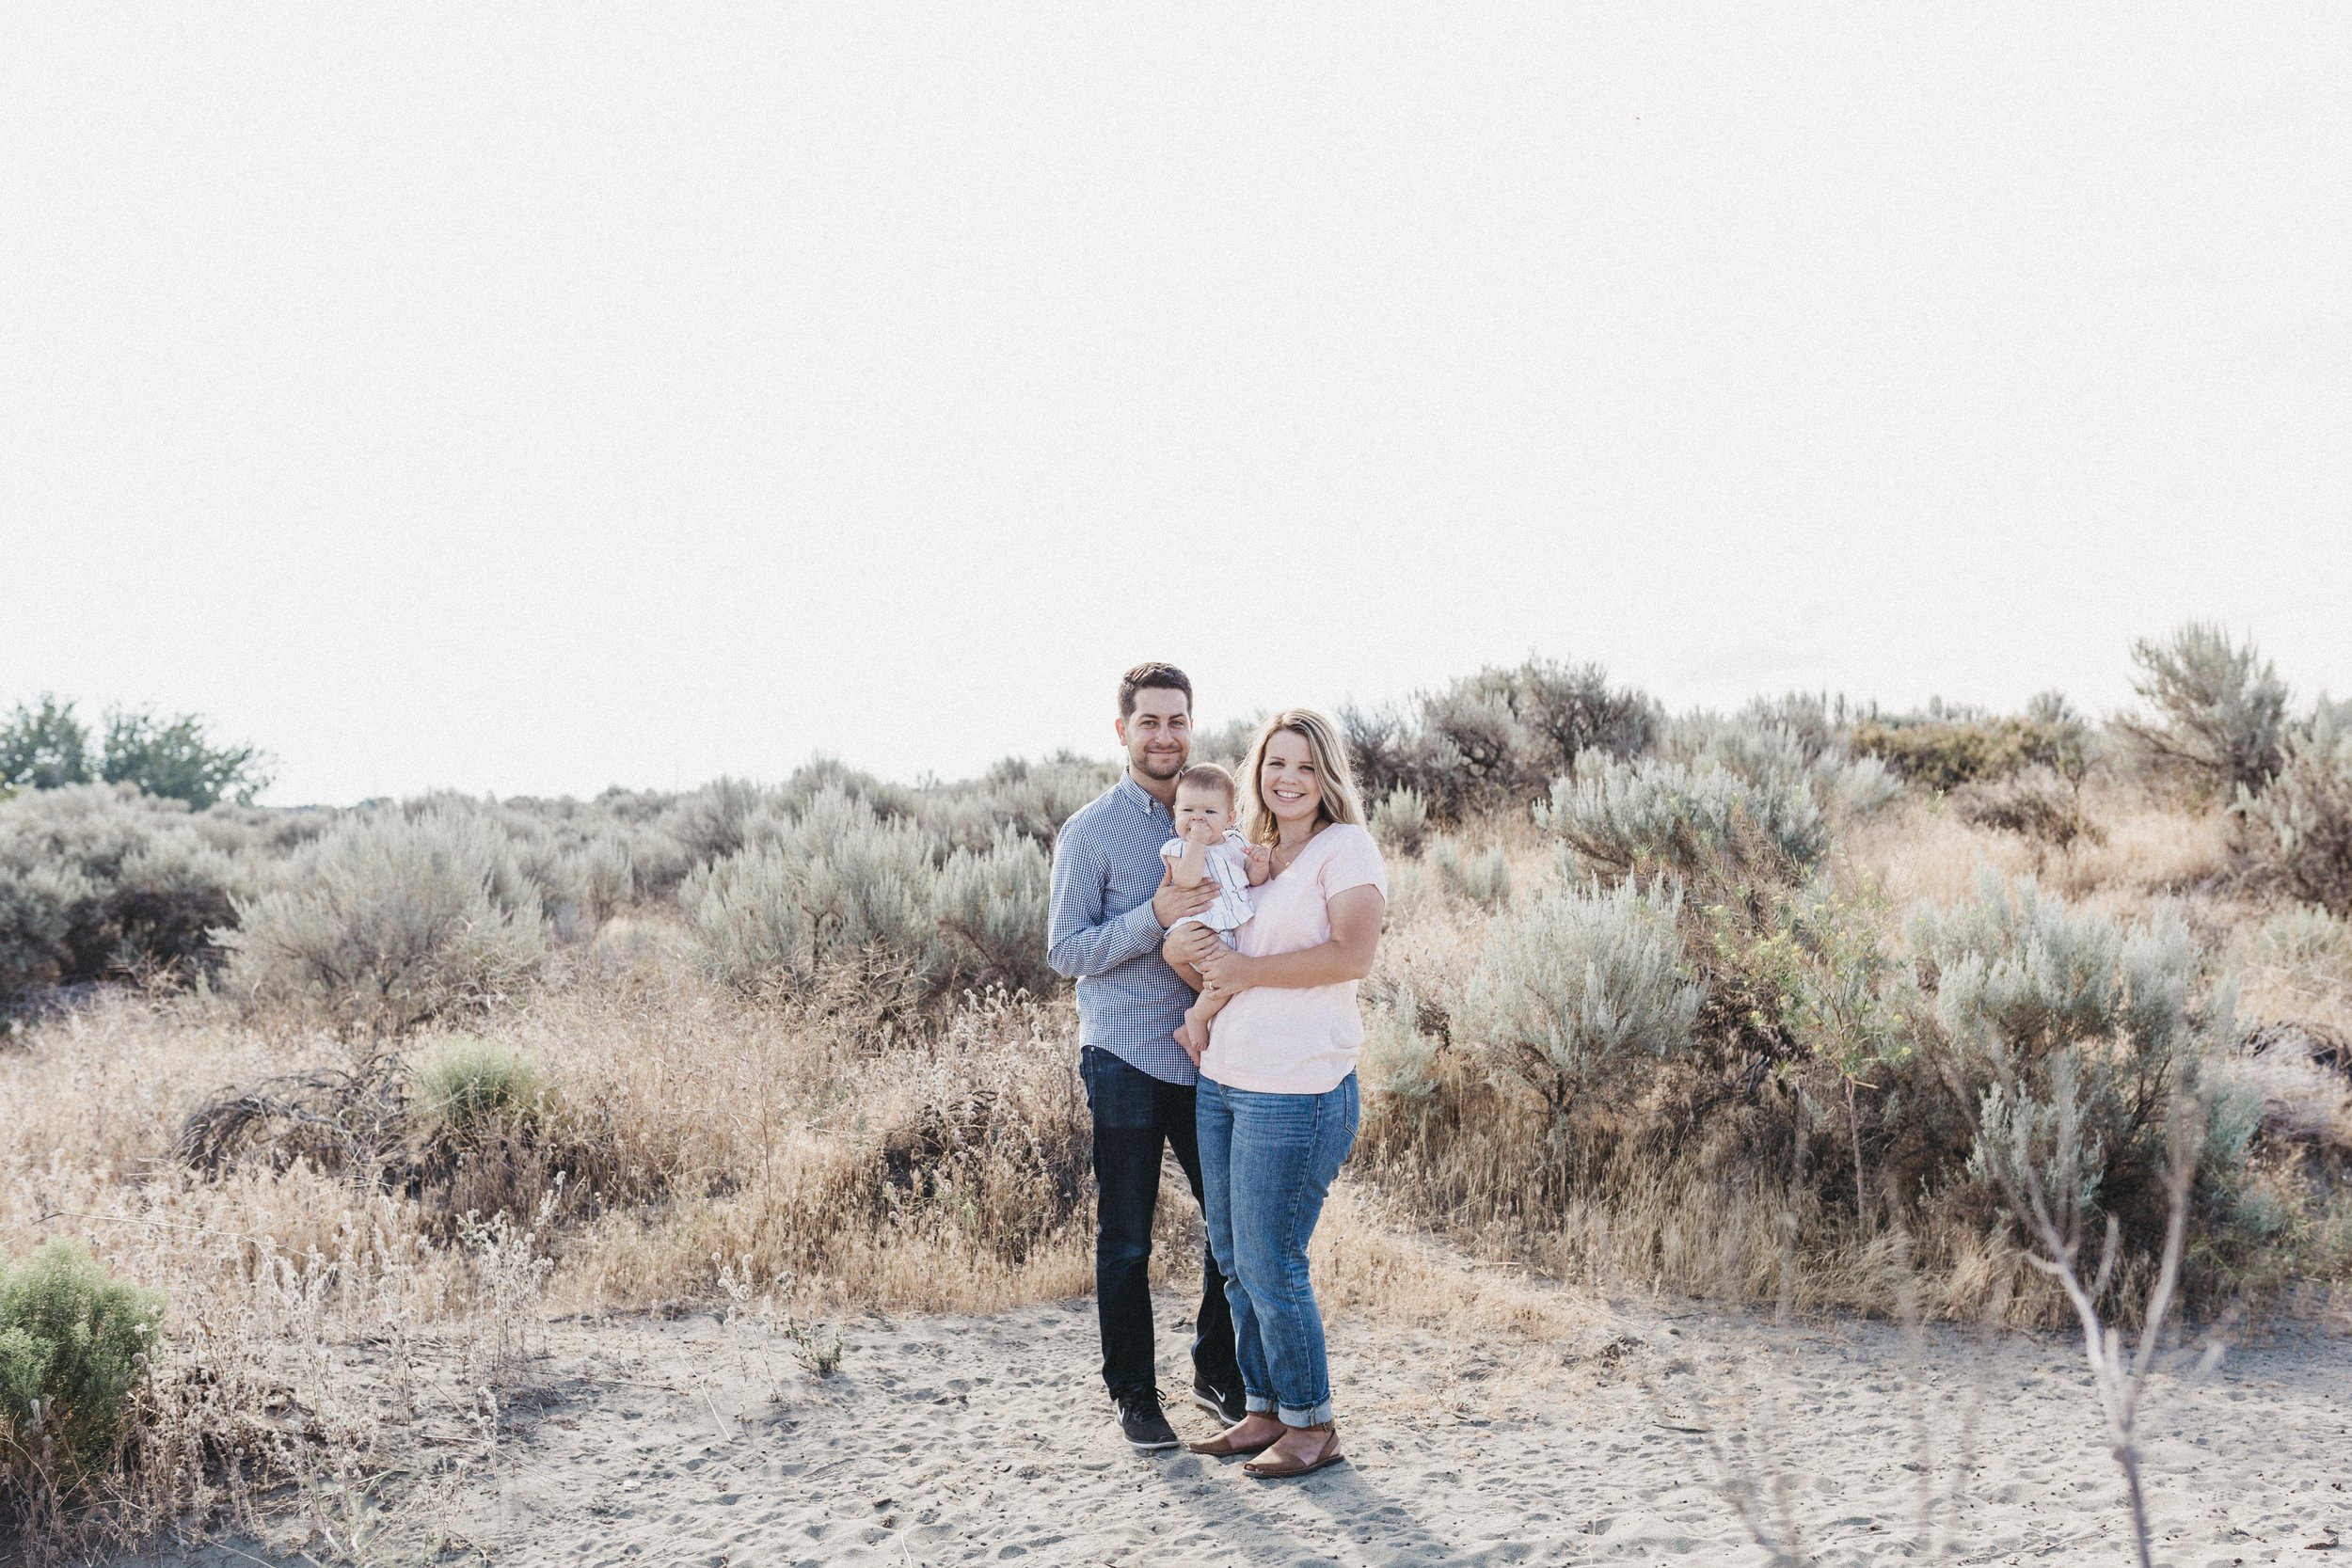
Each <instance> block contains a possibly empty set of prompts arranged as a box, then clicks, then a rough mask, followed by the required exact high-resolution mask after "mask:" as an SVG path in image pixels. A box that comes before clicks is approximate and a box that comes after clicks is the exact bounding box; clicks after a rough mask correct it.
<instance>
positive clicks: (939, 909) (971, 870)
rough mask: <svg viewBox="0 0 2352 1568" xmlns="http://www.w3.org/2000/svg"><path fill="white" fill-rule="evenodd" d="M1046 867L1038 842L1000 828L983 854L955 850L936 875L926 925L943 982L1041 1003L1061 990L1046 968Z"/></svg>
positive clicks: (1050, 865) (1049, 864)
mask: <svg viewBox="0 0 2352 1568" xmlns="http://www.w3.org/2000/svg"><path fill="white" fill-rule="evenodd" d="M1053 870H1054V868H1053V862H1052V860H1051V859H1050V858H1049V857H1048V855H1047V853H1046V851H1045V850H1044V849H1043V848H1042V847H1040V845H1039V844H1038V841H1037V840H1036V839H1035V838H1033V837H1030V836H1028V835H1026V834H1025V833H1022V832H1018V831H1016V830H1014V829H1012V828H1009V827H1007V828H999V829H998V830H997V832H996V834H995V837H994V838H993V840H992V841H991V842H990V843H989V844H988V846H987V847H985V848H980V849H958V850H957V851H956V852H955V853H954V854H952V855H950V856H949V857H948V858H947V863H946V865H944V866H942V867H940V869H939V875H938V880H937V882H936V883H935V885H934V887H933V889H932V918H933V919H934V920H935V921H936V922H937V924H938V928H939V932H940V934H941V936H942V937H943V938H944V939H945V942H946V954H945V960H946V965H947V968H948V971H949V974H948V976H947V978H948V980H949V982H950V983H953V984H958V985H963V986H969V987H988V986H1002V987H1004V988H1005V989H1006V990H1016V991H1019V990H1025V991H1028V992H1030V993H1031V994H1032V995H1036V996H1043V995H1045V994H1047V993H1048V992H1050V991H1051V990H1054V988H1055V987H1057V985H1059V984H1060V979H1059V976H1057V975H1056V974H1055V973H1054V971H1053V967H1052V965H1050V964H1048V963H1047V962H1046V961H1045V918H1046V910H1047V906H1048V903H1049V901H1050V893H1051V887H1052V881H1053Z"/></svg>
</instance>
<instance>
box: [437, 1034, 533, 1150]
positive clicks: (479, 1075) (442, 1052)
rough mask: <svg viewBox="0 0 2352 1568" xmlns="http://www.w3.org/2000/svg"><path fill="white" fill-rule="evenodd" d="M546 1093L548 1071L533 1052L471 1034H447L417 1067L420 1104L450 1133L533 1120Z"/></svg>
mask: <svg viewBox="0 0 2352 1568" xmlns="http://www.w3.org/2000/svg"><path fill="white" fill-rule="evenodd" d="M547 1101H548V1073H547V1069H546V1068H545V1067H543V1066H541V1065H540V1062H539V1059H538V1058H537V1057H536V1056H534V1055H532V1053H530V1052H528V1051H522V1050H518V1049H516V1047H514V1046H511V1045H506V1044H502V1043H501V1042H500V1041H497V1040H491V1039H483V1038H481V1037H476V1036H471V1035H460V1036H456V1037H453V1038H451V1039H450V1040H448V1041H447V1042H445V1043H444V1044H443V1045H442V1046H441V1047H440V1048H439V1049H438V1050H437V1051H436V1052H435V1053H433V1054H432V1055H430V1056H428V1057H426V1058H425V1060H424V1061H423V1062H422V1063H421V1065H420V1066H419V1067H418V1069H417V1103H418V1108H419V1109H420V1110H421V1112H422V1113H423V1115H424V1117H425V1119H426V1120H427V1121H428V1122H429V1123H431V1124H432V1125H434V1126H435V1127H437V1128H439V1129H441V1130H442V1131H444V1132H452V1133H458V1134H464V1133H470V1132H475V1131H478V1130H480V1129H483V1128H485V1127H493V1126H527V1125H530V1124H532V1123H534V1122H535V1121H537V1119H538V1117H539V1115H540V1113H541V1111H542V1110H543V1109H544V1108H545V1106H546V1104H547Z"/></svg>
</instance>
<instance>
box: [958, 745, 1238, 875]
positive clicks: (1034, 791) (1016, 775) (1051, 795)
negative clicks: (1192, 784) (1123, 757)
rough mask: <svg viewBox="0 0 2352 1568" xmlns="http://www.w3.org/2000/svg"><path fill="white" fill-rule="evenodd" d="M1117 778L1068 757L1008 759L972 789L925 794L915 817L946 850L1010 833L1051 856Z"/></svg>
mask: <svg viewBox="0 0 2352 1568" xmlns="http://www.w3.org/2000/svg"><path fill="white" fill-rule="evenodd" d="M1196 750H1197V748H1196ZM1118 778H1119V770H1118V769H1117V768H1114V767H1112V766H1111V765H1110V764H1108V763H1104V762H1097V761H1095V760H1093V759H1092V758H1089V757H1081V756H1075V755H1073V754H1072V753H1071V752H1056V753H1055V754H1054V755H1052V756H1050V757H1047V758H1046V759H1045V760H1044V761H1042V762H1030V761H1028V760H1026V759H1025V758H1022V757H1008V758H1006V759H1005V760H1004V761H1002V762H999V763H997V764H996V765H995V766H994V767H993V768H990V769H989V770H988V771H987V772H986V773H985V774H983V775H982V776H981V777H980V778H978V779H977V780H974V781H972V782H970V783H968V784H945V785H941V786H938V787H936V788H933V789H928V790H925V791H923V792H922V794H921V795H920V796H919V797H917V799H916V802H915V804H914V808H913V815H914V817H915V819H916V820H917V821H919V822H921V823H922V825H923V826H924V828H925V829H927V830H928V831H929V832H930V834H931V835H932V837H933V838H935V839H937V840H938V841H939V843H940V844H941V845H942V846H943V847H946V849H950V850H953V849H985V848H987V847H989V846H990V845H991V844H992V843H993V842H994V840H995V839H996V837H997V835H998V834H999V833H1000V832H1004V831H1006V830H1009V831H1011V832H1015V833H1018V834H1020V835H1021V836H1022V837H1023V838H1025V839H1027V840H1028V841H1029V842H1030V843H1032V844H1035V845H1038V846H1039V847H1041V848H1043V849H1044V850H1046V851H1047V852H1048V853H1049V854H1050V853H1051V852H1052V850H1053V847H1054V835H1055V834H1056V833H1057V832H1060V831H1061V825H1062V824H1063V823H1064V822H1066V821H1068V820H1069V819H1070V816H1071V814H1072V813H1073V812H1075V811H1076V810H1077V809H1078V808H1079V807H1080V806H1083V805H1085V804H1086V803H1087V802H1088V801H1089V800H1093V799H1094V798H1095V797H1096V796H1097V795H1100V794H1102V793H1103V791H1104V790H1106V789H1108V788H1109V787H1110V786H1111V785H1112V784H1114V783H1116V782H1117V781H1118Z"/></svg>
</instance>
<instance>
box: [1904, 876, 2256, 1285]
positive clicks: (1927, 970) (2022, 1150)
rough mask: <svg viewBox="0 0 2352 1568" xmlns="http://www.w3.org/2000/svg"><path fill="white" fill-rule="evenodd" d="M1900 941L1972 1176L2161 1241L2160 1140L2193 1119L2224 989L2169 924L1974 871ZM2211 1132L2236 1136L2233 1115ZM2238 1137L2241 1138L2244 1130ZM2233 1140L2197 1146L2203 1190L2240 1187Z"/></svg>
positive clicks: (2223, 1014)
mask: <svg viewBox="0 0 2352 1568" xmlns="http://www.w3.org/2000/svg"><path fill="white" fill-rule="evenodd" d="M1911 940H1912V946H1913V949H1914V951H1915V954H1916V955H1917V956H1918V958H1919V962H1920V967H1921V981H1922V985H1923V988H1924V990H1926V992H1927V993H1928V995H1929V996H1930V997H1931V999H1932V1006H1933V1014H1932V1017H1933V1022H1934V1025H1935V1027H1934V1030H1933V1032H1932V1034H1931V1041H1930V1044H1931V1053H1932V1055H1933V1061H1934V1066H1935V1067H1936V1068H1937V1069H1939V1070H1940V1071H1941V1072H1942V1073H1943V1074H1944V1076H1945V1078H1946V1079H1947V1082H1948V1083H1949V1084H1950V1085H1952V1086H1953V1088H1954V1089H1955V1090H1956V1091H1957V1092H1958V1093H1960V1094H1961V1095H1962V1096H1963V1099H1968V1100H1973V1101H1975V1111H1976V1115H1977V1118H1978V1122H1979V1127H1978V1132H1977V1134H1976V1137H1975V1140H1974V1143H1973V1146H1972V1148H1970V1150H1969V1152H1968V1157H1967V1158H1968V1165H1969V1169H1970V1170H1971V1172H1972V1173H1974V1174H1976V1175H1978V1176H1979V1178H1981V1179H1984V1180H1988V1181H1994V1180H1997V1181H2003V1182H2007V1183H2008V1184H2010V1186H2012V1187H2015V1188H2017V1189H2019V1190H2024V1189H2025V1187H2026V1184H2027V1183H2028V1182H2029V1181H2031V1182H2038V1183H2040V1185H2041V1186H2042V1188H2043V1190H2044V1191H2045V1192H2047V1193H2048V1194H2049V1196H2050V1198H2051V1201H2052V1202H2053V1203H2065V1204H2069V1205H2072V1206H2074V1207H2076V1208H2078V1209H2080V1210H2081V1211H2083V1212H2102V1213H2106V1214H2111V1215H2114V1216H2116V1217H2117V1218H2118V1219H2120V1220H2121V1221H2122V1223H2123V1225H2124V1226H2125V1227H2126V1229H2127V1230H2128V1231H2129V1232H2130V1235H2131V1240H2132V1242H2133V1243H2135V1244H2136V1245H2138V1246H2141V1247H2145V1246H2148V1245H2151V1244H2153V1243H2154V1242H2155V1241H2156V1239H2157V1238H2159V1237H2160V1236H2161V1234H2162V1230H2163V1225H2164V1216H2165V1193H2164V1181H2163V1172H2164V1170H2165V1165H2166V1152H2167V1143H2166V1140H2167V1136H2168V1133H2169V1129H2170V1128H2171V1126H2172V1123H2173V1120H2174V1118H2176V1117H2180V1116H2183V1115H2193V1114H2198V1113H2196V1112H2195V1110H2194V1106H2195V1105H2196V1103H2197V1102H2198V1101H2199V1099H2200V1097H2201V1095H2209V1091H2210V1090H2211V1088H2212V1086H2213V1085H2209V1084H2208V1082H2207V1079H2208V1076H2209V1074H2208V1069H2209V1066H2210V1063H2211V1061H2212V1060H2213V1058H2214V1057H2215V1056H2216V1054H2217V1052H2218V1051H2219V1050H2220V1048H2221V1046H2222V1045H2223V1043H2224V1042H2225V1041H2226V1040H2227V1038H2228V1037H2229V1032H2230V1026H2231V1018H2232V1015H2233V1008H2234V994H2233V991H2232V990H2231V988H2230V987H2229V986H2228V985H2226V984H2217V983H2215V982H2214V980H2213V977H2212V976H2211V975H2209V974H2207V973H2206V969H2205V965H2204V961H2203V958H2202V957H2201V953H2200V952H2199V950H2198V948H2197V945H2196V943H2195V942H2194V941H2192V939H2191V938H2190V936H2189V933H2188V929H2187V927H2185V925H2184V924H2183V923H2182V921H2181V919H2180V917H2179V916H2178V915H2177V914H2176V913H2172V912H2169V911H2165V912H2160V913H2159V914H2158V915H2156V916H2155V917H2154V918H2153V919H2151V920H2149V921H2146V922H2144V923H2138V924H2126V923H2123V922H2121V921H2119V920H2117V919H2116V918H2114V917H2113V916H2111V915H2107V914H2104V913H2101V912H2099V911H2090V910H2075V909H2072V908H2069V907H2068V906H2067V905H2066V904H2065V903H2064V901H2062V900H2060V899H2058V898H2057V897H2055V896H2053V895H2049V894H2046V893H2044V892H2043V891H2042V889H2041V888H2040V887H2039V886H2038V885H2037V884H2036V883H2035V882H2034V880H2033V879H2031V878H2030V877H2020V878H2016V879H2004V878H2002V877H2000V876H1999V875H1998V874H1996V873H1994V872H1991V871H1987V872H1985V873H1984V875H1983V877H1982V879H1980V881H1979V886H1978V890H1977V894H1976V896H1975V897H1974V898H1973V899H1972V900H1970V901H1969V902H1967V903H1965V904H1963V905H1961V906H1959V907H1957V908H1954V909H1951V910H1936V909H1933V908H1922V909H1921V910H1919V911H1916V912H1915V914H1914V916H1913V919H1912V922H1911ZM2215 1125H2216V1126H2217V1127H2218V1128H2221V1129H2222V1130H2223V1131H2224V1132H2225V1133H2226V1132H2229V1130H2231V1129H2233V1128H2235V1127H2236V1125H2237V1124H2236V1122H2235V1121H2233V1119H2232V1117H2231V1115H2230V1114H2227V1112H2226V1110H2225V1114H2223V1115H2221V1116H2219V1117H2217V1118H2216V1121H2215ZM2240 1131H2242V1132H2246V1133H2250V1132H2251V1127H2250V1124H2249V1125H2248V1126H2246V1127H2244V1128H2243V1129H2241V1130H2240ZM2244 1158H2245V1141H2244V1138H2243V1137H2242V1136H2241V1137H2236V1138H2235V1141H2234V1142H2232V1141H2231V1140H2230V1138H2229V1137H2227V1136H2225V1137H2224V1139H2223V1140H2222V1141H2221V1142H2220V1143H2217V1144H2215V1143H2211V1142H2210V1141H2209V1144H2208V1148H2206V1151H2205V1154H2204V1157H2203V1162H2202V1168H2201V1173H2200V1180H2201V1185H2202V1186H2203V1187H2204V1188H2205V1189H2206V1191H2207V1192H2208V1193H2209V1194H2214V1193H2220V1194H2226V1193H2228V1192H2231V1191H2234V1190H2235V1188H2236V1186H2237V1185H2238V1184H2239V1179H2240V1177H2241V1175H2242V1167H2243V1163H2244Z"/></svg>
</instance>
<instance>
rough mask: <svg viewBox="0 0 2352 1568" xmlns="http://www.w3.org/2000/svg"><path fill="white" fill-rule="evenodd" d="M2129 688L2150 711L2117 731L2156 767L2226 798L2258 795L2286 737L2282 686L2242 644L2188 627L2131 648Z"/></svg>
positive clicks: (2216, 630) (2208, 628)
mask: <svg viewBox="0 0 2352 1568" xmlns="http://www.w3.org/2000/svg"><path fill="white" fill-rule="evenodd" d="M2132 661H2133V662H2134V663H2135V664H2137V665H2138V666H2139V669H2140V675H2139V678H2138V679H2137V680H2136V681H2134V682H2133V683H2132V688H2133V689H2134V690H2136V691H2137V692H2138V693H2139V694H2140V696H2141V697H2142V698H2144V699H2145V700H2146V701H2147V702H2148V704H2149V705H2150V706H2151V707H2153V709H2154V710H2155V712H2154V714H2153V717H2148V718H2137V719H2127V720H2125V721H2123V725H2122V727H2123V730H2124V733H2125V734H2127V735H2129V736H2131V737H2132V738H2133V739H2134V740H2135V741H2137V743H2138V745H2139V747H2140V749H2141V752H2143V754H2144V755H2145V756H2146V757H2147V758H2148V760H2149V761H2150V762H2151V763H2152V764H2153V765H2154V766H2155V767H2157V768H2160V769H2163V770H2167V771H2171V772H2176V773H2180V774H2184V775H2185V776H2187V777H2188V778H2189V779H2191V780H2192V781H2193V782H2195V783H2196V784H2198V785H2200V786H2201V788H2204V789H2206V790H2208V791H2211V792H2214V793H2217V794H2219V795H2220V796H2221V797H2222V798H2223V799H2225V800H2226V799H2228V798H2229V797H2230V796H2232V795H2233V793H2234V792H2235V791H2237V790H2239V789H2249V790H2258V789H2260V788H2262V786H2263V785H2264V784H2265V783H2266V782H2267V781H2268V780H2269V778H2270V775H2271V774H2272V773H2273V772H2274V771H2276V770H2277V768H2278V766H2279V762H2280V749H2281V747H2282V746H2283V745H2284V743H2285V740H2286V736H2287V688H2286V683H2285V682H2283V681H2281V680H2280V678H2279V676H2278V673H2277V672H2276V671H2274V670H2273V669H2272V668H2271V666H2270V662H2269V660H2267V659H2265V658H2264V657H2262V656H2261V654H2260V653H2259V652H2258V651H2257V650H2256V649H2255V647H2254V643H2253V640H2252V639H2251V638H2249V639H2248V640H2247V641H2245V642H2244V643H2243V644H2241V643H2238V642H2235V641H2233V640H2232V639H2231V637H2230V634H2229V632H2228V631H2227V630H2225V629H2224V628H2222V627H2220V626H2212V625H2208V624H2206V623H2203V622H2192V623H2190V624H2189V625H2187V626H2182V627H2181V628H2179V629H2178V630H2177V631H2175V632H2173V633H2172V634H2171V635H2170V636H2169V637H2167V638H2164V639H2163V640H2161V641H2155V640H2151V639H2146V638H2142V639H2140V640H2139V641H2135V642H2134V643H2133V644H2132Z"/></svg>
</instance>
